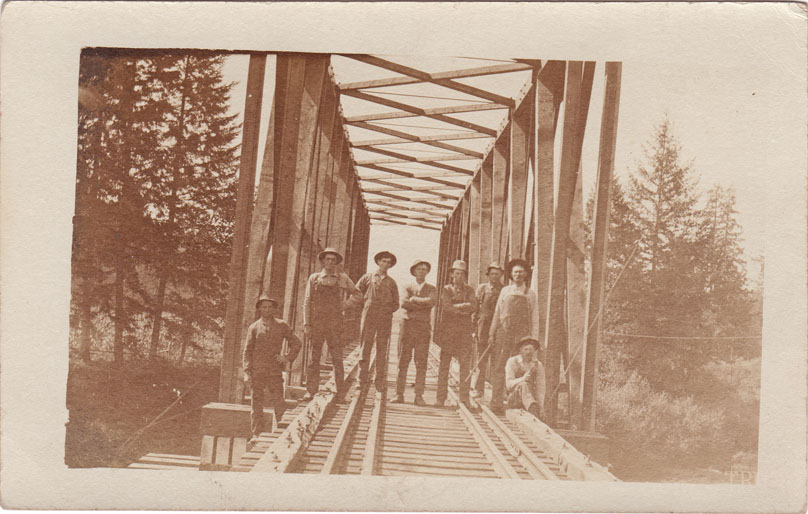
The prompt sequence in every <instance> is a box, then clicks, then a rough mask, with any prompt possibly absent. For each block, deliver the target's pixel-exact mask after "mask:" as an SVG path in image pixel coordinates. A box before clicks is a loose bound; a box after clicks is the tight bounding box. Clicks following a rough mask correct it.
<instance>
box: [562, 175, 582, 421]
mask: <svg viewBox="0 0 808 514" xmlns="http://www.w3.org/2000/svg"><path fill="white" fill-rule="evenodd" d="M581 175H582V174H581V171H580V167H579V171H578V178H577V180H576V183H575V194H574V196H573V201H572V211H571V213H570V232H569V239H568V240H567V333H568V334H569V335H568V338H567V347H566V348H565V349H564V354H565V359H564V369H566V370H567V373H566V380H567V386H568V387H569V395H568V399H569V413H570V421H571V424H572V425H574V426H576V427H580V426H581V403H580V398H581V363H582V360H581V357H582V354H581V352H580V351H576V350H578V349H579V347H580V345H581V344H583V341H584V332H585V331H586V267H585V266H586V253H585V252H586V249H585V247H584V244H585V235H584V209H583V188H582V183H583V177H582V176H581Z"/></svg>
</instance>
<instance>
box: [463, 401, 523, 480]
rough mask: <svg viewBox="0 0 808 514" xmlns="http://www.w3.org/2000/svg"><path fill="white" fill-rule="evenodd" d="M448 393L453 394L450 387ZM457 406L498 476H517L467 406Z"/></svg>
mask: <svg viewBox="0 0 808 514" xmlns="http://www.w3.org/2000/svg"><path fill="white" fill-rule="evenodd" d="M450 394H453V391H452V390H451V389H450ZM458 407H459V411H460V417H461V418H462V420H463V422H464V423H466V426H467V427H468V429H469V432H470V433H471V435H472V437H474V439H475V441H477V444H478V445H479V447H480V449H481V450H482V451H483V453H485V456H486V457H488V460H490V461H491V463H492V464H493V466H494V471H496V473H497V475H499V476H500V478H519V474H518V473H517V472H516V470H515V469H513V466H511V464H510V462H508V460H507V459H506V458H505V457H504V456H503V455H502V453H500V451H499V449H498V448H497V446H496V444H494V441H492V440H491V438H490V437H488V435H487V434H486V432H485V430H483V427H481V426H480V424H479V423H478V422H477V420H476V419H474V416H472V415H471V413H469V410H468V408H466V406H465V405H463V404H460V405H458Z"/></svg>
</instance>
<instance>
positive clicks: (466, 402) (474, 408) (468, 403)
mask: <svg viewBox="0 0 808 514" xmlns="http://www.w3.org/2000/svg"><path fill="white" fill-rule="evenodd" d="M462 403H463V405H464V406H465V407H466V408H467V409H468V410H469V412H479V411H480V408H479V407H477V406H476V405H474V404H472V403H471V401H470V400H469V399H468V398H467V399H465V400H463V401H462Z"/></svg>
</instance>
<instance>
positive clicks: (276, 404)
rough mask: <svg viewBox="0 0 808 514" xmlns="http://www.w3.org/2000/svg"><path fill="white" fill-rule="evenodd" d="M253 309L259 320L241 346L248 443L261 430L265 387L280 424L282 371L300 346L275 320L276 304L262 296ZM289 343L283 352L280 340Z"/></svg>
mask: <svg viewBox="0 0 808 514" xmlns="http://www.w3.org/2000/svg"><path fill="white" fill-rule="evenodd" d="M256 307H257V308H258V310H259V311H260V312H261V317H260V318H259V319H258V320H257V321H255V323H253V324H252V325H250V328H248V329H247V337H246V342H245V344H244V356H243V363H242V364H243V365H244V379H245V380H246V381H247V382H249V383H250V387H251V388H252V401H251V404H252V414H251V415H250V429H251V431H252V439H250V442H251V443H254V442H255V441H256V440H257V439H258V436H259V435H261V432H263V431H264V389H266V388H267V387H268V388H269V393H270V396H271V397H272V403H273V408H274V410H275V418H276V419H277V420H278V421H280V419H281V418H282V417H283V413H284V411H285V410H286V402H285V401H284V399H283V370H284V369H285V368H286V365H287V364H289V363H290V362H293V361H294V360H295V357H297V354H298V352H300V347H301V346H302V345H303V344H302V343H301V341H300V339H299V338H298V337H297V336H296V335H295V333H294V332H293V331H292V327H290V326H289V325H288V324H287V323H286V322H285V321H283V320H282V319H278V318H276V317H275V315H276V313H277V312H278V302H277V301H276V300H275V299H273V298H270V297H268V296H266V295H262V296H261V297H260V298H259V299H258V302H256ZM284 339H286V341H287V342H288V343H289V349H288V353H287V354H284V353H283V340H284Z"/></svg>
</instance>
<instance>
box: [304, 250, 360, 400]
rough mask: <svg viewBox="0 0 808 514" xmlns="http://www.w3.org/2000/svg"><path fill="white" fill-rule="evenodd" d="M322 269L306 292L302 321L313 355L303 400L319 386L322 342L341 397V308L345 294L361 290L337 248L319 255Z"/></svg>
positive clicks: (310, 395) (342, 378)
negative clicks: (340, 267)
mask: <svg viewBox="0 0 808 514" xmlns="http://www.w3.org/2000/svg"><path fill="white" fill-rule="evenodd" d="M317 259H318V260H319V261H320V263H321V264H322V265H323V269H322V270H321V271H318V272H317V273H313V274H312V275H311V276H310V277H309V280H308V282H307V283H306V296H305V299H304V300H303V324H304V326H305V331H306V337H309V338H310V340H311V359H310V360H309V365H308V369H307V371H306V391H307V392H306V395H305V396H304V397H303V400H304V401H307V400H310V399H311V398H312V397H313V396H314V395H315V394H317V391H318V390H319V388H320V355H321V354H322V352H323V343H327V344H328V353H329V354H330V355H331V363H332V365H333V366H334V379H335V382H336V386H337V391H336V399H337V401H338V402H339V401H342V399H343V397H344V394H345V391H344V381H345V370H344V367H343V362H342V341H341V340H340V335H341V334H342V323H343V320H342V310H343V306H344V303H345V298H346V297H348V296H356V297H358V298H361V293H360V292H359V290H358V289H357V288H356V286H355V285H354V283H353V281H351V279H350V278H349V277H348V275H346V274H345V273H343V272H341V271H339V270H338V269H337V266H338V265H339V264H340V263H341V262H342V255H340V253H339V252H338V251H337V250H335V249H334V248H326V249H325V250H323V251H322V252H320V253H319V254H318V255H317Z"/></svg>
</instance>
